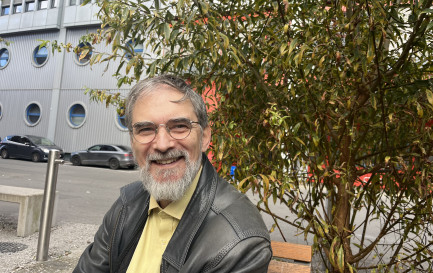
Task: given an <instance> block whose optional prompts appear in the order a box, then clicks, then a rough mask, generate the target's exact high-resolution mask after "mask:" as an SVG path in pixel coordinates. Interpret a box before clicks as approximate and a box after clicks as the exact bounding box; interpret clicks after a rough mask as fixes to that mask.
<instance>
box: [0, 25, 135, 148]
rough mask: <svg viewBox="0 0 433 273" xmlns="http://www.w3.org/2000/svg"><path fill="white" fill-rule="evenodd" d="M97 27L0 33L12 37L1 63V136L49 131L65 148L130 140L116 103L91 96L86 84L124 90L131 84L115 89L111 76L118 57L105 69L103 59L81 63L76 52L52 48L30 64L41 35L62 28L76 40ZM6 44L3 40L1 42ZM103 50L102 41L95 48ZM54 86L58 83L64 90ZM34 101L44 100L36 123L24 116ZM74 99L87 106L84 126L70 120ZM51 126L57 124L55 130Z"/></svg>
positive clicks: (55, 35)
mask: <svg viewBox="0 0 433 273" xmlns="http://www.w3.org/2000/svg"><path fill="white" fill-rule="evenodd" d="M94 30H95V29H94V28H89V29H87V28H73V29H62V30H46V31H43V32H37V33H31V32H22V33H19V34H13V35H9V36H7V35H2V36H4V38H6V39H7V40H9V41H11V42H12V43H11V45H9V46H7V48H8V50H9V52H10V61H9V64H8V65H7V66H6V67H5V68H4V69H0V105H1V107H2V109H1V110H2V117H1V119H0V137H5V136H7V135H11V134H33V135H39V136H45V137H47V136H50V138H51V139H52V140H53V141H54V142H55V143H56V144H57V145H59V146H60V147H62V148H63V149H64V150H65V152H73V151H76V150H81V149H85V148H87V147H89V146H91V145H93V144H97V143H112V144H123V145H129V134H128V132H127V131H126V130H125V129H122V128H121V127H119V126H118V125H117V120H116V109H115V108H114V107H113V106H110V107H109V108H106V107H105V104H102V103H95V102H90V100H89V96H88V95H85V94H84V88H85V87H89V88H97V89H108V90H112V91H113V92H117V91H120V92H121V93H122V94H123V95H126V94H127V92H128V91H129V90H128V87H127V86H125V87H124V88H126V89H124V90H117V87H116V82H117V80H116V79H115V78H113V77H112V75H113V74H114V72H115V69H116V64H115V63H113V64H111V65H110V67H109V69H108V70H107V71H106V72H105V73H104V69H105V64H104V65H94V66H92V67H90V65H88V64H87V65H79V64H77V61H76V60H75V54H74V53H66V54H64V57H63V54H60V53H55V54H52V53H51V52H50V54H49V59H48V61H47V63H46V64H45V65H44V66H42V67H35V66H34V65H33V64H32V56H33V49H34V48H35V47H36V46H37V45H38V44H39V43H40V42H38V41H37V39H42V40H56V39H62V38H61V37H62V35H61V33H62V31H66V41H65V42H66V43H67V42H71V43H72V44H78V42H79V38H80V37H81V36H82V35H84V34H86V33H87V32H90V31H94ZM63 37H65V35H63ZM2 47H4V45H0V48H2ZM103 50H104V47H103V46H102V45H96V46H95V48H94V51H103ZM59 69H60V70H61V71H59ZM59 83H60V84H59ZM56 86H60V90H59V89H56V88H55V87H56ZM56 94H57V95H56ZM31 102H37V103H38V104H39V105H40V106H41V119H40V122H39V123H38V124H37V125H35V126H29V125H28V124H27V123H26V122H25V118H24V116H25V110H26V107H27V106H28V105H29V103H31ZM75 103H80V104H82V105H83V106H84V108H85V109H86V119H85V122H84V123H83V125H82V126H80V127H74V126H71V125H70V123H68V118H69V114H68V111H69V109H70V107H71V106H72V105H73V104H75ZM50 125H51V126H50ZM53 126H54V127H53ZM50 128H55V129H54V133H53V132H52V130H51V129H50ZM48 131H50V133H48Z"/></svg>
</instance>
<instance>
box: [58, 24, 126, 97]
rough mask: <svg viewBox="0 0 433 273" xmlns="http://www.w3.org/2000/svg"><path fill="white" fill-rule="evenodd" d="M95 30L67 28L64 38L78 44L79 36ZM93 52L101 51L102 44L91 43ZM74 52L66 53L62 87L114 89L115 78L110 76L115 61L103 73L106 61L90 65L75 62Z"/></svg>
mask: <svg viewBox="0 0 433 273" xmlns="http://www.w3.org/2000/svg"><path fill="white" fill-rule="evenodd" d="M92 31H96V29H94V28H90V29H68V32H67V36H66V40H67V42H70V43H71V44H73V45H77V44H79V40H80V37H81V36H83V35H85V34H86V33H88V32H92ZM92 46H93V47H94V51H95V52H97V51H98V52H103V51H104V50H106V49H104V47H105V46H104V45H101V44H99V45H92ZM76 60H77V57H76V54H74V53H66V56H65V63H64V69H63V78H62V89H83V88H84V87H89V88H99V89H111V90H112V89H116V84H117V80H116V79H115V78H114V77H113V76H112V75H113V74H114V72H115V71H116V66H117V65H116V63H115V62H113V63H112V64H111V65H110V67H109V68H108V70H107V71H106V72H105V73H104V70H105V67H106V63H104V64H94V65H93V66H90V64H87V65H79V64H77V61H76Z"/></svg>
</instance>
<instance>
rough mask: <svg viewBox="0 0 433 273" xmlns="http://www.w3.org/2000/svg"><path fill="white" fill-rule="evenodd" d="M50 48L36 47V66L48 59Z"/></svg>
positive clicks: (34, 52) (34, 56)
mask: <svg viewBox="0 0 433 273" xmlns="http://www.w3.org/2000/svg"><path fill="white" fill-rule="evenodd" d="M48 54H49V53H48V49H47V48H46V47H45V46H43V47H41V48H39V46H37V47H35V49H34V50H33V64H34V65H35V66H36V67H41V66H43V65H44V64H46V63H47V61H48Z"/></svg>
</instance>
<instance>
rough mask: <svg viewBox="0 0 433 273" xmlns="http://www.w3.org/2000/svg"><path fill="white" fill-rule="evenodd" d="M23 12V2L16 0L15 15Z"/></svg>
mask: <svg viewBox="0 0 433 273" xmlns="http://www.w3.org/2000/svg"><path fill="white" fill-rule="evenodd" d="M21 12H23V0H14V7H13V13H14V14H15V13H21Z"/></svg>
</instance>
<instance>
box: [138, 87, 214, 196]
mask: <svg viewBox="0 0 433 273" xmlns="http://www.w3.org/2000/svg"><path fill="white" fill-rule="evenodd" d="M182 97H183V94H182V93H181V92H179V91H177V90H175V89H173V88H172V87H170V86H166V85H161V86H158V87H156V90H155V91H152V92H150V93H148V94H146V95H144V96H141V97H139V98H138V100H137V102H136V103H135V106H134V109H133V111H132V124H135V123H137V122H143V121H150V122H153V123H154V124H156V125H159V124H165V123H166V122H167V121H169V120H171V119H178V118H187V119H189V120H191V121H197V116H196V115H195V113H194V108H193V105H192V103H191V101H189V100H185V101H181V102H173V101H177V100H179V99H181V98H182ZM210 136H211V132H210V128H209V127H207V128H203V135H202V131H201V129H200V126H199V125H198V124H193V127H192V130H191V133H190V135H189V136H188V137H187V138H185V139H182V140H176V139H174V138H172V137H171V136H170V135H169V133H168V132H167V130H166V129H165V127H164V126H160V127H159V128H158V133H157V135H156V137H155V139H154V140H153V141H152V142H150V143H147V144H141V143H139V142H137V141H136V140H135V139H134V138H133V137H131V146H132V149H133V150H134V155H135V159H136V161H137V163H138V165H139V166H140V168H142V176H144V177H148V178H151V180H152V181H151V182H149V183H154V184H160V185H161V186H162V185H163V184H164V183H166V184H167V183H171V184H175V183H178V182H179V181H181V180H182V179H184V178H187V180H191V178H190V176H191V175H193V176H194V175H195V174H196V171H197V170H195V169H196V167H194V170H193V171H194V172H195V173H193V174H191V170H190V169H191V168H192V167H191V165H192V164H194V163H196V164H195V166H197V164H198V166H199V165H200V164H199V163H200V161H201V153H202V152H205V151H206V150H207V148H208V146H209V142H210ZM188 161H189V163H188ZM188 170H190V173H188ZM186 176H188V177H186ZM192 178H194V177H192ZM187 182H188V183H189V182H190V181H187ZM188 185H189V184H188ZM145 186H146V183H145ZM156 186H158V185H156ZM151 194H152V192H151ZM154 197H155V196H154ZM155 198H156V199H157V197H155Z"/></svg>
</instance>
